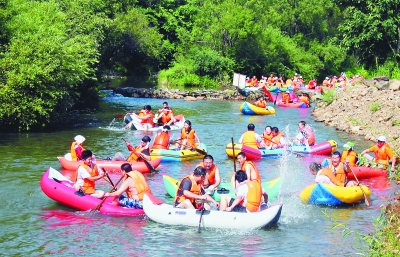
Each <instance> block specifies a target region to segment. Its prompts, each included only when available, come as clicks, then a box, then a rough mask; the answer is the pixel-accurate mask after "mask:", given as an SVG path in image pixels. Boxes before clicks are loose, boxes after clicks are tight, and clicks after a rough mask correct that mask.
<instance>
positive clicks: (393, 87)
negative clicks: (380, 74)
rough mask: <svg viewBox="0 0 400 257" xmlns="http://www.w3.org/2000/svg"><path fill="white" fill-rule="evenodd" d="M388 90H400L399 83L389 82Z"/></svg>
mask: <svg viewBox="0 0 400 257" xmlns="http://www.w3.org/2000/svg"><path fill="white" fill-rule="evenodd" d="M389 89H390V90H394V91H396V90H400V81H399V80H391V81H390V84H389Z"/></svg>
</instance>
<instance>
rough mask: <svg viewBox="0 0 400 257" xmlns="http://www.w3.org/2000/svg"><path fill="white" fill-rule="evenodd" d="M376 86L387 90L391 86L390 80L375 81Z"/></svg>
mask: <svg viewBox="0 0 400 257" xmlns="http://www.w3.org/2000/svg"><path fill="white" fill-rule="evenodd" d="M375 86H376V88H378V89H380V90H387V89H388V88H389V81H378V82H376V83H375Z"/></svg>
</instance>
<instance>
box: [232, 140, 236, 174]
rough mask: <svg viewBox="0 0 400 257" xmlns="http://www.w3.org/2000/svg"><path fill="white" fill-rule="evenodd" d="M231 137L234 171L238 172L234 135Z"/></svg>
mask: <svg viewBox="0 0 400 257" xmlns="http://www.w3.org/2000/svg"><path fill="white" fill-rule="evenodd" d="M231 139H232V157H233V172H236V158H235V144H234V143H233V137H231Z"/></svg>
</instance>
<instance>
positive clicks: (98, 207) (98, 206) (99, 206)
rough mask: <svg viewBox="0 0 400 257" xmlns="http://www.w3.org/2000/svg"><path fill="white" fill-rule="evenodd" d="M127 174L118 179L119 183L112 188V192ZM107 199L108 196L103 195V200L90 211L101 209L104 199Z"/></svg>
mask: <svg viewBox="0 0 400 257" xmlns="http://www.w3.org/2000/svg"><path fill="white" fill-rule="evenodd" d="M124 176H125V175H122V176H121V178H120V179H119V180H118V181H117V183H116V184H115V185H114V186H113V187H112V188H111V190H110V192H109V193H112V192H113V191H114V189H115V188H116V187H117V186H118V184H119V182H121V180H122V179H123V178H124ZM106 199H107V197H103V200H101V202H100V203H99V204H98V205H97V206H96V207H95V208H94V209H93V210H91V211H90V212H91V213H93V212H95V211H98V210H100V208H101V206H102V205H103V203H104V201H105V200H106Z"/></svg>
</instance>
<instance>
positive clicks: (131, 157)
mask: <svg viewBox="0 0 400 257" xmlns="http://www.w3.org/2000/svg"><path fill="white" fill-rule="evenodd" d="M136 151H137V152H141V147H140V146H136V148H135V149H134V150H133V151H131V155H129V157H128V159H126V161H127V162H137V161H138V160H139V158H141V156H140V155H138V154H137V153H136Z"/></svg>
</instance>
